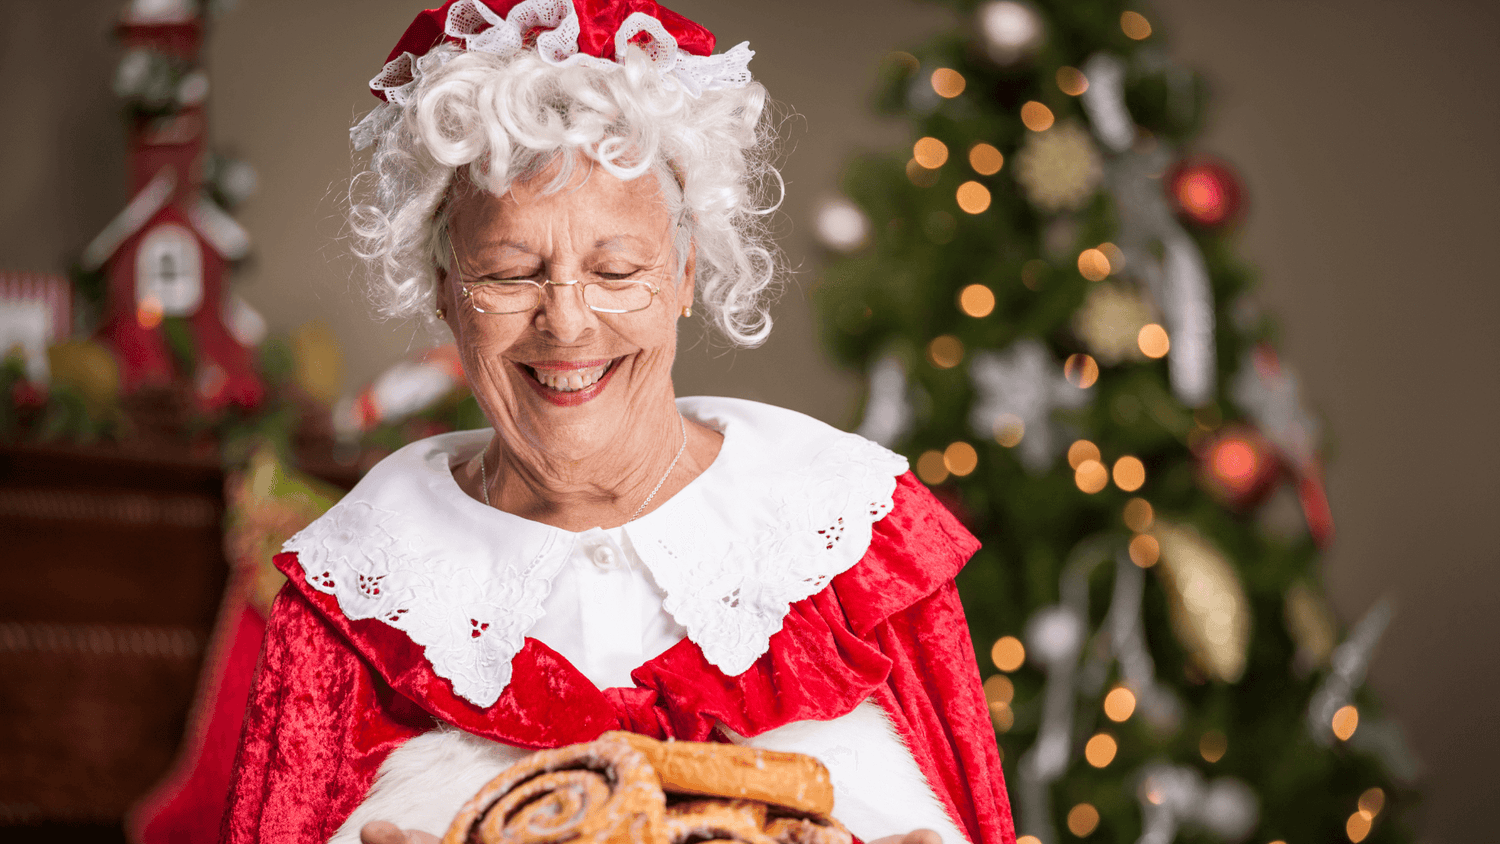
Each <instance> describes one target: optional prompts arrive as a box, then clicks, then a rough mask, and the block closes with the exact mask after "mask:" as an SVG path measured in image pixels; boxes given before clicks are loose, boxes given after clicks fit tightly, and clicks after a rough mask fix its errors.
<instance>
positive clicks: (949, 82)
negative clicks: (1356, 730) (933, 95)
mask: <svg viewBox="0 0 1500 844" xmlns="http://www.w3.org/2000/svg"><path fill="white" fill-rule="evenodd" d="M965 84H967V83H965V82H964V75H963V74H962V73H959V72H958V71H956V70H954V69H953V68H951V67H940V68H938V69H937V70H934V71H933V72H932V90H934V91H936V92H937V93H938V96H939V97H945V98H947V99H950V100H951V99H953V98H954V97H956V96H958V95H959V94H962V93H963V92H964V85H965Z"/></svg>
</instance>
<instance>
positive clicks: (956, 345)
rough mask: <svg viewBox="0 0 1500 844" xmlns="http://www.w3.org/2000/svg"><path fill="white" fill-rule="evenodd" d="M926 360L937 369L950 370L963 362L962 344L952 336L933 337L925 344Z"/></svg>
mask: <svg viewBox="0 0 1500 844" xmlns="http://www.w3.org/2000/svg"><path fill="white" fill-rule="evenodd" d="M927 359H928V360H930V361H932V365H933V366H936V367H937V368H938V369H952V368H953V367H955V366H958V365H959V364H960V363H962V362H963V359H964V344H963V342H962V341H960V340H959V339H958V338H957V337H954V336H953V335H952V334H944V335H942V336H941V337H935V338H933V340H932V342H931V343H928V344H927Z"/></svg>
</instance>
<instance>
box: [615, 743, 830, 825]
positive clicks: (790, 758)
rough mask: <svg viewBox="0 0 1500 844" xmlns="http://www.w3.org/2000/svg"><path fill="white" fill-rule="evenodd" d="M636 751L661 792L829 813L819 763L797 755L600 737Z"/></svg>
mask: <svg viewBox="0 0 1500 844" xmlns="http://www.w3.org/2000/svg"><path fill="white" fill-rule="evenodd" d="M604 735H605V736H606V737H611V736H613V737H618V738H620V739H622V740H624V741H626V742H629V743H630V745H631V746H632V747H634V748H635V749H636V750H638V751H640V752H641V753H642V754H643V755H644V756H645V757H646V759H647V760H649V761H650V763H651V767H653V768H655V769H656V774H657V776H659V777H660V778H661V787H662V790H663V791H669V792H672V793H674V794H699V795H703V796H705V797H728V798H738V799H744V800H759V801H760V802H762V803H769V804H770V805H772V806H782V807H785V808H787V809H791V810H793V811H796V812H803V813H806V814H810V815H827V814H828V813H830V812H832V811H833V781H832V780H830V779H829V777H828V769H827V768H824V767H823V763H821V762H819V761H818V760H816V759H814V758H812V757H811V756H804V755H802V754H800V753H782V752H778V751H774V750H760V749H757V748H752V747H740V746H738V745H733V744H713V743H708V742H693V741H656V740H654V739H649V738H646V737H645V736H639V735H636V734H634V733H622V732H612V733H605V734H604Z"/></svg>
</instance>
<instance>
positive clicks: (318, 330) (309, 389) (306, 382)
mask: <svg viewBox="0 0 1500 844" xmlns="http://www.w3.org/2000/svg"><path fill="white" fill-rule="evenodd" d="M292 357H293V359H294V360H295V361H296V369H295V372H296V381H297V386H299V387H301V388H302V389H303V391H304V392H306V393H307V394H308V395H309V396H312V397H313V398H314V399H317V400H318V401H320V402H322V403H324V404H333V403H334V402H335V401H337V400H338V397H339V394H340V393H342V392H343V390H344V351H343V348H342V347H341V346H340V345H339V338H338V335H336V334H334V333H333V329H332V328H329V327H328V324H327V323H325V322H322V321H320V320H314V321H312V322H305V323H303V324H302V325H300V326H298V327H297V330H296V331H293V332H292Z"/></svg>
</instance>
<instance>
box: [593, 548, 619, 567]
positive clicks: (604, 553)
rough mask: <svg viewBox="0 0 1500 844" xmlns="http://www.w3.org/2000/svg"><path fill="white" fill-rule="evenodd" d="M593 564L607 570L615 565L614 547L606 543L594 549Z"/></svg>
mask: <svg viewBox="0 0 1500 844" xmlns="http://www.w3.org/2000/svg"><path fill="white" fill-rule="evenodd" d="M594 565H596V566H598V567H599V568H601V569H603V570H605V571H609V570H610V569H612V568H614V567H615V549H613V548H611V547H609V546H608V545H600V546H599V547H598V548H595V549H594Z"/></svg>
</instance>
